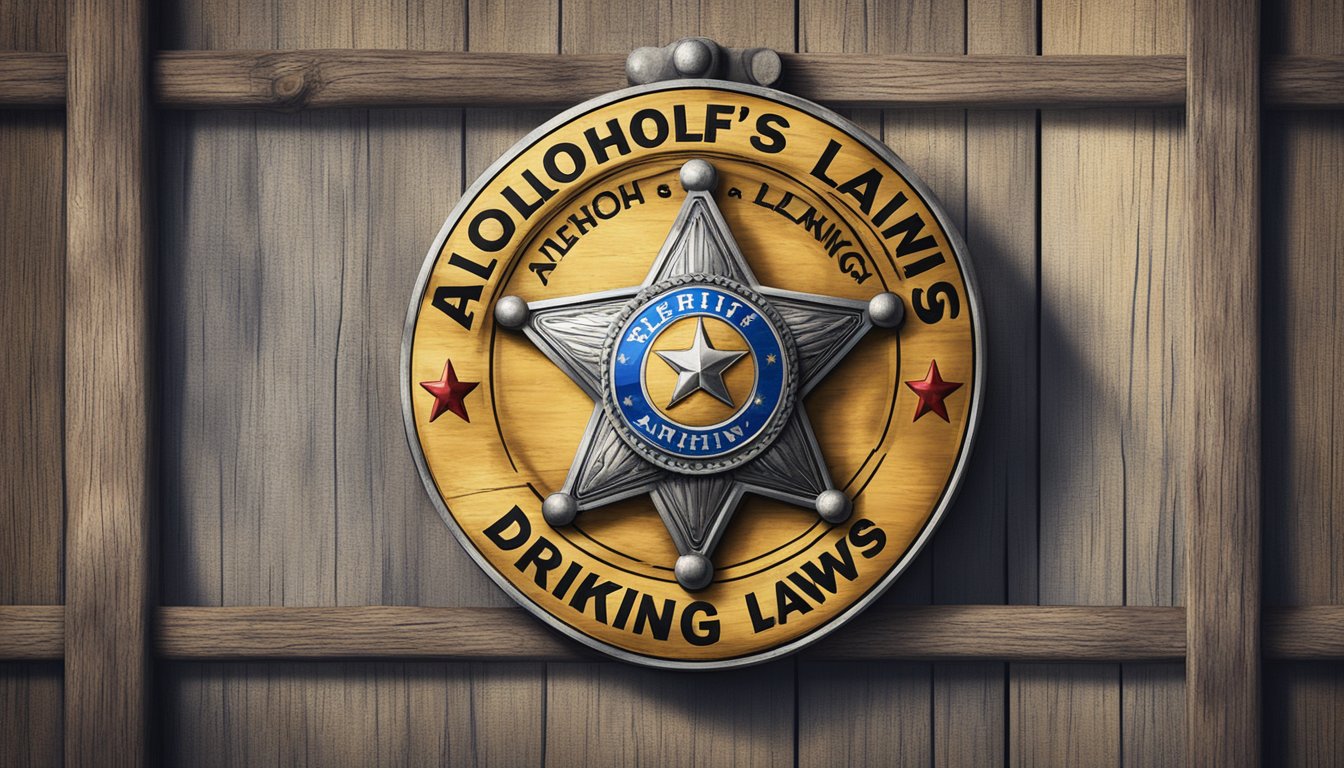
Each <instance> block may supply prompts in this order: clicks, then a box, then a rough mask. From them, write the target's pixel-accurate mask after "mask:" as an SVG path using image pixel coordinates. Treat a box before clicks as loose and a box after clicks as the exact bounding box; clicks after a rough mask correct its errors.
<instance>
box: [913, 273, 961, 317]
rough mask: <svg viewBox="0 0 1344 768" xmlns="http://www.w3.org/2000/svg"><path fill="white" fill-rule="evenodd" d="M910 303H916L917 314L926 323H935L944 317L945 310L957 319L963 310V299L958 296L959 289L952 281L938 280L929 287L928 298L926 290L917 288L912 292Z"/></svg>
mask: <svg viewBox="0 0 1344 768" xmlns="http://www.w3.org/2000/svg"><path fill="white" fill-rule="evenodd" d="M910 303H911V304H914V305H915V315H916V316H917V317H918V318H919V319H920V320H922V321H924V324H925V325H933V324H934V323H936V322H938V321H939V320H942V319H943V314H944V311H946V312H949V313H950V314H949V315H948V316H949V317H951V318H953V319H955V318H956V317H957V315H958V314H960V312H961V299H960V298H959V297H958V296H957V289H956V287H955V286H953V285H952V284H951V283H946V282H942V281H939V282H936V283H934V284H933V285H932V286H930V287H929V292H928V298H927V299H926V298H925V294H924V290H923V289H921V288H916V289H914V290H913V291H911V292H910Z"/></svg>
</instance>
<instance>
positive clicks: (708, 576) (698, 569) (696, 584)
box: [672, 552, 714, 592]
mask: <svg viewBox="0 0 1344 768" xmlns="http://www.w3.org/2000/svg"><path fill="white" fill-rule="evenodd" d="M672 572H673V573H674V574H676V577H677V583H679V584H681V586H683V587H685V588H686V589H687V590H689V591H692V592H694V591H696V590H700V589H704V588H705V587H707V586H709V582H711V581H713V580H714V563H712V562H710V559H709V558H708V557H705V556H704V555H702V554H700V553H698V552H689V553H687V554H684V555H682V556H681V557H678V558H677V564H676V565H675V566H673V568H672Z"/></svg>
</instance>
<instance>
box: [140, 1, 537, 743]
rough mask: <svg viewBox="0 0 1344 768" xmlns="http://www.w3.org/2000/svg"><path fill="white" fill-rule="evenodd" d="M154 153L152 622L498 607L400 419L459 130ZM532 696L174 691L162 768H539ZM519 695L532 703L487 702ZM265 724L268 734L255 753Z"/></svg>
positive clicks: (402, 10)
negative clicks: (468, 767) (419, 288)
mask: <svg viewBox="0 0 1344 768" xmlns="http://www.w3.org/2000/svg"><path fill="white" fill-rule="evenodd" d="M164 13H165V16H164V18H163V30H164V37H165V38H166V39H165V42H166V43H167V44H169V45H173V46H180V47H187V48H195V47H202V46H204V47H217V48H223V49H229V48H239V47H245V48H250V49H257V48H278V47H290V48H303V47H316V48H322V47H342V48H346V49H355V48H419V49H458V50H460V49H461V48H462V47H463V46H464V45H465V43H466V29H465V18H466V16H467V14H466V13H465V9H464V7H463V5H462V4H460V3H454V2H433V1H430V2H421V1H420V0H405V1H402V2H394V3H390V4H377V5H372V4H357V5H355V6H351V7H350V8H349V9H348V12H345V11H341V12H333V9H332V8H331V7H329V5H328V4H326V3H320V2H311V3H310V2H287V3H284V4H283V5H281V6H277V5H276V4H274V3H269V2H262V1H261V0H221V1H220V2H215V1H214V0H209V1H208V2H183V3H172V4H169V6H168V7H165V9H164ZM169 128H170V130H169V136H168V138H169V140H168V142H166V143H167V144H168V146H167V152H166V155H167V157H166V161H165V162H164V163H162V167H163V168H164V181H165V192H164V196H163V204H164V209H165V213H166V219H167V223H166V224H165V227H164V237H163V241H164V244H165V245H164V248H165V251H166V252H167V253H169V254H170V258H169V259H167V260H166V263H165V269H164V275H163V280H162V282H161V304H162V308H163V313H162V314H163V318H162V319H163V323H162V325H161V328H162V331H161V332H162V336H161V338H162V343H163V347H164V350H165V364H164V366H163V368H162V371H161V378H160V381H161V382H162V388H163V389H164V391H165V393H166V394H167V400H166V402H165V406H164V414H165V417H164V419H163V420H162V421H163V425H164V433H165V449H164V451H163V457H164V461H165V472H164V475H165V478H164V492H165V496H166V498H167V500H168V503H169V504H170V505H171V508H172V509H173V510H174V514H173V515H172V517H171V519H168V520H165V547H164V551H165V572H166V573H172V574H176V575H177V578H175V579H174V581H173V583H171V585H169V587H168V591H169V594H168V595H166V597H167V599H168V601H169V602H170V603H172V602H178V603H204V604H213V605H237V604H271V605H289V606H337V605H365V604H370V603H374V604H378V603H389V604H397V603H403V604H426V605H458V606H463V605H465V606H481V605H487V606H488V605H491V604H496V605H498V604H502V603H504V602H506V599H505V598H504V597H503V596H502V595H501V594H499V592H498V590H497V589H495V587H494V586H493V585H491V584H490V582H489V580H488V579H487V578H486V577H485V576H484V575H483V574H481V573H480V571H479V569H477V568H476V567H475V566H474V564H472V563H471V562H470V560H469V558H468V557H467V556H466V555H465V553H464V552H462V550H461V548H460V547H459V546H458V545H457V544H456V542H455V541H453V539H452V536H451V534H450V533H449V531H448V529H447V528H446V527H445V526H444V525H443V523H442V521H440V520H439V519H438V516H437V515H436V514H435V513H434V511H433V509H432V507H431V505H430V504H429V501H428V498H427V497H426V496H425V493H424V490H423V488H422V486H421V484H420V481H419V478H418V476H417V475H416V472H415V469H414V465H413V463H412V462H411V459H410V456H409V453H408V452H407V450H406V447H405V436H404V431H403V428H402V424H401V416H400V395H399V380H398V376H397V370H398V361H399V354H400V339H401V330H402V322H403V320H404V316H405V315H404V307H405V303H406V300H407V297H408V296H409V293H408V291H409V289H410V286H411V283H412V282H413V280H414V276H415V274H416V272H417V271H418V269H419V266H420V264H421V261H422V260H423V258H424V252H425V250H426V248H427V247H428V245H429V243H430V242H431V240H432V239H433V236H434V233H435V232H436V231H437V230H438V227H439V226H440V224H441V223H442V220H443V217H444V215H446V213H447V211H448V210H450V208H451V207H452V204H453V203H454V202H455V200H456V197H457V196H458V195H459V194H460V192H461V189H462V184H463V179H462V175H463V167H462V154H463V149H462V141H463V136H462V115H461V113H459V112H447V111H430V110H424V111H403V110H388V111H386V112H382V113H379V114H371V113H369V112H368V111H354V110H332V111H329V112H325V113H321V112H312V113H304V114H302V115H274V114H256V113H238V114H217V115H200V114H192V113H183V114H179V115H175V116H173V117H172V118H170V122H169ZM426 669H432V672H429V673H426V672H424V671H423V670H426ZM542 672H543V670H542V668H541V667H540V666H536V665H516V664H515V665H511V666H510V667H508V668H503V667H496V666H494V665H484V666H472V667H467V666H463V665H435V666H433V667H432V668H431V667H425V666H417V665H400V664H397V665H383V666H378V667H350V668H346V667H344V666H343V667H341V668H338V669H337V670H335V671H334V672H331V671H329V672H325V673H321V674H317V673H315V670H313V669H312V668H301V669H298V670H295V671H294V672H293V673H290V672H287V671H286V670H285V669H284V668H283V667H275V666H247V667H244V668H241V669H240V670H239V671H233V670H230V669H227V668H221V667H217V666H206V667H197V668H192V671H191V674H189V675H176V674H175V675H174V676H172V677H170V679H169V682H168V686H167V689H166V692H165V693H166V695H167V696H168V699H169V701H168V705H169V706H171V707H174V708H179V709H180V710H181V711H179V712H175V713H174V714H173V715H172V718H173V719H172V722H173V723H175V726H174V727H175V728H176V731H175V733H174V736H173V738H172V739H170V740H169V741H168V742H167V743H166V744H165V746H166V748H167V753H166V755H165V762H169V763H172V764H199V763H202V762H209V761H218V760H220V759H221V758H220V757H219V755H235V756H238V757H237V759H236V761H235V762H249V761H261V762H271V761H273V760H274V759H279V758H273V757H271V755H286V756H288V757H286V758H284V759H283V760H282V761H290V762H293V763H298V764H303V763H305V762H307V763H310V764H373V763H379V762H382V763H402V762H419V763H422V764H454V765H456V764H472V763H476V762H486V761H494V762H507V761H511V760H517V761H519V762H524V763H530V764H533V765H535V764H537V763H539V762H540V759H541V758H540V755H541V744H542V732H541V728H542V715H541V712H542V702H543V687H544V682H543V679H542ZM519 687H521V688H526V689H527V694H526V696H525V697H524V698H526V699H527V700H528V701H529V702H530V703H529V704H527V705H523V704H521V703H520V702H519V701H517V700H516V697H514V696H513V695H512V694H509V693H508V691H510V690H513V689H517V688H519ZM224 707H227V708H228V711H229V712H230V717H229V718H227V719H221V717H220V712H222V711H223V708H224ZM417 707H423V708H424V712H423V713H421V712H418V711H417V710H416V709H415V708H417ZM347 712H349V713H352V714H351V715H350V717H347V715H346V713H347ZM307 713H317V714H315V715H313V716H311V717H309V716H308V714H307ZM422 714H424V716H423V717H422V716H421V715H422ZM272 718H273V719H274V720H275V722H277V723H280V724H281V726H278V727H277V728H276V729H270V730H268V729H267V728H266V727H265V725H264V724H266V723H267V722H268V721H269V720H270V719H272ZM259 724H260V725H259ZM478 739H488V740H489V743H488V744H485V743H481V742H479V741H478ZM403 747H405V748H406V750H407V752H406V753H405V754H403V753H402V752H401V750H402V748H403ZM506 748H509V749H511V750H512V752H509V753H505V752H503V751H502V750H504V749H506ZM505 754H508V755H509V757H508V758H507V759H506V758H505V757H503V755H505ZM406 755H410V756H409V757H407V756H406ZM249 756H251V757H252V758H255V760H250V759H249Z"/></svg>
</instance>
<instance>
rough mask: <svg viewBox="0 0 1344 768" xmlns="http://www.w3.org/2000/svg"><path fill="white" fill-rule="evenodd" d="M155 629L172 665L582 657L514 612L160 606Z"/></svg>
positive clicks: (158, 649)
mask: <svg viewBox="0 0 1344 768" xmlns="http://www.w3.org/2000/svg"><path fill="white" fill-rule="evenodd" d="M155 629H156V633H155V634H156V639H155V651H156V652H157V653H158V655H159V656H160V657H161V658H166V659H173V660H179V661H182V660H215V661H227V660H242V659H332V658H370V659H377V658H396V659H418V658H425V659H428V658H433V659H491V658H494V659H519V660H523V659H547V660H563V659H578V658H583V657H584V656H585V654H584V652H583V651H582V650H581V646H579V645H578V644H577V643H573V642H570V641H568V640H565V639H564V638H562V637H561V636H560V635H559V634H557V633H555V632H552V631H551V630H549V629H547V628H546V626H545V625H543V624H542V623H541V622H540V621H537V620H536V619H535V618H533V617H532V616H531V615H529V614H527V613H525V612H524V611H522V610H521V609H518V608H419V607H411V606H384V605H378V606H364V607H343V608H288V607H285V608H281V607H251V606H249V607H241V608H197V607H164V608H160V609H159V610H158V612H157V616H156V619H155Z"/></svg>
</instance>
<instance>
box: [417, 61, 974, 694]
mask: <svg viewBox="0 0 1344 768" xmlns="http://www.w3.org/2000/svg"><path fill="white" fill-rule="evenodd" d="M981 322H982V317H981V314H980V309H979V305H978V304H977V300H976V293H975V288H974V284H973V280H972V277H971V273H970V265H969V264H968V262H967V260H966V250H965V245H964V243H963V242H962V240H961V237H960V236H959V235H958V234H957V232H956V231H955V229H954V228H953V227H952V225H951V222H950V221H949V220H948V218H947V216H946V214H945V213H944V212H943V211H942V210H941V208H940V207H939V206H938V204H937V202H936V201H935V200H934V199H933V197H932V196H931V194H930V193H929V191H928V190H927V189H926V188H925V187H924V185H923V184H922V183H921V182H920V181H919V179H917V178H916V177H915V176H914V174H913V173H912V172H911V171H910V169H908V168H907V167H906V166H905V164H904V163H902V162H901V161H900V160H899V159H898V158H897V157H896V156H895V155H894V154H893V153H892V152H891V151H890V150H889V149H887V148H886V147H885V146H883V145H882V144H881V143H879V142H878V141H876V140H874V139H873V138H872V137H870V136H868V135H866V134H864V133H863V132H862V131H861V130H859V129H858V128H857V127H855V126H854V125H852V124H850V123H849V122H847V121H846V120H844V119H843V118H841V117H839V116H837V115H835V114H834V113H832V112H829V111H827V110H825V109H823V108H821V107H819V106H817V105H815V104H812V103H810V102H807V101H804V100H801V99H797V98H794V97H791V96H788V95H786V94H783V93H780V92H777V91H773V90H769V89H764V88H759V87H754V86H746V85H737V84H732V83H726V82H719V81H708V80H693V81H692V80H684V81H674V82H669V83H660V84H655V85H648V86H641V87H637V88H631V89H627V90H623V91H618V92H615V93H612V94H609V95H606V96H603V97H601V98H599V99H595V100H593V101H590V102H587V103H584V104H581V105H579V106H578V107H575V108H574V109H571V110H569V111H568V112H566V113H564V114H562V115H560V116H559V117H557V118H555V119H554V120H551V121H550V122H548V123H547V124H546V125H544V126H542V127H541V128H539V129H538V130H537V131H535V132H534V133H533V134H532V135H530V136H528V137H527V138H525V139H524V140H523V141H521V142H519V144H518V145H517V146H515V147H514V148H513V149H512V150H510V151H509V152H508V153H507V154H506V155H505V156H504V157H503V158H501V159H500V160H499V161H498V162H496V163H495V164H494V165H493V166H492V167H491V168H490V169H489V170H488V171H487V172H486V173H485V174H484V175H483V176H482V177H481V178H480V179H479V180H478V181H477V182H476V183H475V184H474V185H472V187H471V189H470V190H468V191H467V193H466V194H465V195H464V196H463V199H462V201H461V203H460V204H459V205H458V206H457V208H456V209H455V210H454V211H453V213H452V215H450V216H449V217H448V221H447V223H446V224H444V226H443V229H442V231H440V233H439V236H438V238H437V239H436V240H435V242H434V245H433V247H431V248H430V250H429V254H428V256H427V258H426V260H425V265H424V268H423V270H422V272H421V274H420V278H419V281H418V282H417V284H416V287H415V293H414V295H413V298H412V300H411V306H410V311H409V313H408V317H407V323H406V334H405V340H404V344H403V354H402V396H403V406H404V413H405V419H406V429H407V432H408V434H409V436H410V443H411V447H412V452H413V454H414V456H415V461H416V463H417V465H418V466H419V469H420V473H421V476H422V477H423V478H424V480H425V485H426V488H427V489H428V490H429V494H430V496H431V498H432V499H433V500H434V502H435V505H436V507H437V508H438V510H439V513H440V514H441V515H442V516H443V519H444V521H445V522H446V523H447V524H448V526H449V527H450V528H451V529H452V530H453V532H454V534H455V535H456V536H457V538H458V539H459V540H460V541H461V543H462V546H463V547H465V548H466V551H467V552H468V553H469V554H470V555H471V556H472V557H473V558H474V559H475V560H476V562H477V563H479V564H480V566H481V567H482V568H483V569H484V570H485V571H486V572H487V573H488V574H490V576H491V577H492V578H493V579H494V580H495V581H496V582H497V583H498V584H499V585H500V586H501V587H503V589H504V590H505V591H506V592H508V593H509V595H510V596H512V597H513V598H514V599H515V600H517V601H518V603H519V604H521V605H522V606H524V607H525V608H527V609H528V610H530V611H532V612H533V613H534V614H536V615H537V616H539V617H541V618H542V619H544V620H546V621H547V622H548V623H550V624H551V625H552V626H554V627H556V628H557V629H559V630H560V631H562V632H564V633H565V634H567V635H569V636H571V637H573V638H575V639H577V640H579V641H581V642H583V643H586V644H587V645H590V646H592V647H594V648H597V649H600V650H602V651H604V652H606V653H608V654H611V655H613V656H616V657H618V658H621V659H625V660H628V661H633V662H637V663H641V664H648V665H653V666H660V667H677V668H722V667H731V666H740V665H744V664H750V663H756V662H760V661H763V660H766V659H769V658H773V657H775V656H778V655H781V654H784V653H789V652H792V651H795V650H797V649H799V648H801V647H803V646H804V645H806V644H808V643H810V642H813V641H815V640H817V639H818V638H820V637H822V636H823V635H825V634H826V633H828V632H830V631H832V630H834V629H835V628H836V627H838V626H840V625H841V624H843V623H844V622H845V621H846V620H847V619H849V618H850V617H852V616H854V615H855V614H857V613H858V612H859V611H861V610H862V609H863V608H864V607H865V606H867V605H868V604H869V603H871V602H872V601H873V600H874V599H875V598H876V597H877V596H878V595H879V594H880V593H881V592H882V591H883V590H884V589H885V588H886V587H887V586H889V585H890V584H891V583H892V582H893V581H894V580H895V579H896V578H897V577H898V576H899V575H900V573H901V572H902V570H903V569H904V568H905V567H906V566H907V565H908V564H909V563H910V561H911V560H912V559H913V558H914V557H915V555H916V553H917V552H918V551H919V549H920V547H921V546H922V545H923V544H924V543H925V542H926V541H927V540H928V538H929V536H930V535H931V534H932V532H933V529H934V527H935V526H936V525H937V523H938V521H939V519H940V518H941V517H942V515H943V513H944V512H945V511H946V509H947V507H948V505H949V504H950V503H951V500H952V497H953V495H954V493H955V491H956V488H957V484H958V481H959V480H960V478H961V475H962V474H963V472H964V469H965V465H966V461H967V454H968V451H969V448H970V444H971V439H972V436H973V434H974V432H975V425H976V422H977V417H978V412H979V407H980V399H981V398H980V393H981V389H982V380H983V377H984V373H983V365H984V354H983V350H982V348H981V345H982V337H983V329H982V328H981V327H980V326H981Z"/></svg>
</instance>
